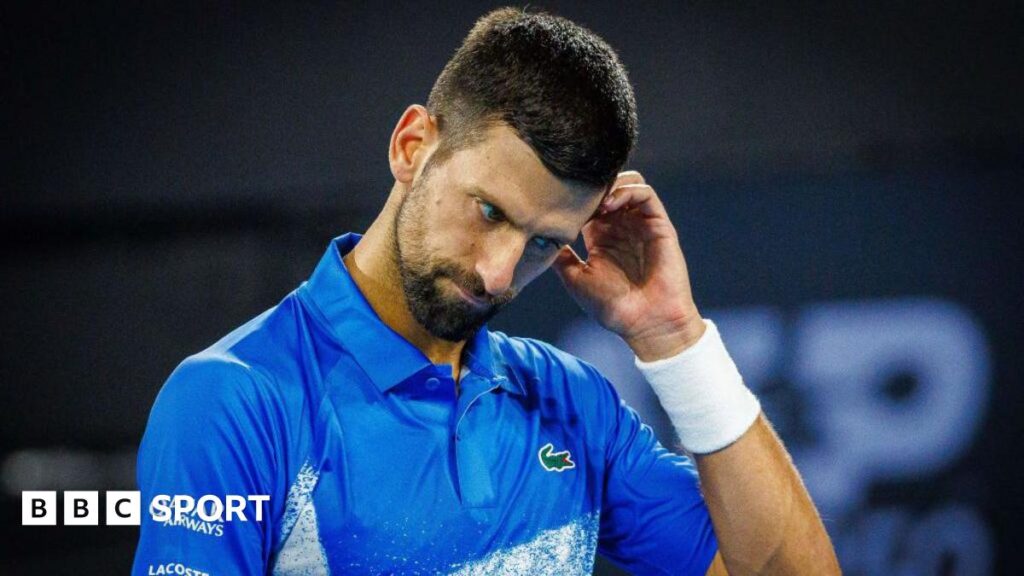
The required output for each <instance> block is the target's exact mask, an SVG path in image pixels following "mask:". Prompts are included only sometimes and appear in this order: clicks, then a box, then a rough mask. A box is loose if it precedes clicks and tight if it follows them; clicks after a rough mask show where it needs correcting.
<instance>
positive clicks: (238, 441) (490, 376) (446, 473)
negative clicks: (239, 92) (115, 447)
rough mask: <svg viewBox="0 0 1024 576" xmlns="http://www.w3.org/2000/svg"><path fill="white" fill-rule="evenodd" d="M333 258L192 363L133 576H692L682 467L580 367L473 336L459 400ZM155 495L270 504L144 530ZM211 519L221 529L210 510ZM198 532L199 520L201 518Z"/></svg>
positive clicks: (707, 527)
mask: <svg viewBox="0 0 1024 576" xmlns="http://www.w3.org/2000/svg"><path fill="white" fill-rule="evenodd" d="M359 239H360V236H359V235H357V234H345V235H343V236H340V237H338V238H336V239H335V240H334V241H333V242H332V243H331V244H330V246H329V247H328V249H327V252H326V254H324V256H323V258H322V259H321V261H320V263H319V265H318V266H317V267H316V270H315V271H314V272H313V275H312V276H311V277H310V278H309V280H308V281H306V282H304V283H303V284H302V285H301V286H299V288H297V289H296V290H295V291H293V292H292V293H291V294H289V295H288V296H287V297H285V298H284V299H283V300H282V301H281V302H280V303H279V304H278V305H277V306H275V307H273V308H271V309H270V310H267V311H266V312H264V313H262V314H260V315H259V316H257V317H256V318H254V319H252V320H250V321H249V322H247V323H246V324H244V325H242V326H241V327H239V328H238V329H236V330H234V331H233V332H231V333H230V334H228V335H227V336H225V337H224V338H223V339H221V340H220V341H219V342H217V343H216V344H214V345H213V346H211V347H210V348H208V349H206V350H204V351H202V352H200V353H198V354H196V355H194V356H191V357H189V358H187V359H186V360H185V361H183V362H182V363H181V364H180V365H179V366H178V367H177V368H176V369H175V370H174V372H173V373H172V374H171V376H170V378H169V379H168V380H167V382H166V383H165V384H164V386H163V388H162V389H161V391H160V393H159V395H158V396H157V399H156V402H155V404H154V406H153V409H152V412H151V414H150V417H149V423H148V425H147V428H146V433H145V436H144V437H143V440H142V444H141V447H140V448H139V457H138V482H139V489H140V490H141V492H142V503H143V511H144V512H143V515H142V518H143V519H142V525H141V536H140V540H139V545H138V549H137V551H136V556H135V564H134V570H133V573H134V574H144V575H153V574H184V575H188V574H191V575H195V576H198V575H201V574H211V575H212V574H218V575H219V574H460V575H461V574H465V575H469V574H473V575H482V574H509V575H513V574H515V575H520V574H521V575H531V576H536V575H545V574H551V575H556V574H557V575H568V574H590V573H591V572H592V570H593V562H594V554H595V553H598V552H599V553H601V554H603V555H605V556H606V557H608V558H610V559H612V560H613V561H614V562H616V563H617V564H619V565H621V566H622V567H624V568H626V569H627V570H629V571H631V572H633V573H635V574H704V573H705V572H706V570H707V568H708V566H709V564H710V563H711V559H712V557H713V556H714V554H715V551H716V550H717V542H716V540H715V535H714V533H713V531H712V526H711V521H710V517H709V515H708V511H707V508H706V506H705V503H704V501H703V499H702V497H701V494H700V490H699V487H698V483H697V474H696V470H695V468H694V466H693V463H692V462H691V461H690V460H689V459H688V458H686V457H685V456H682V455H678V454H675V453H672V452H670V451H668V450H666V449H665V448H664V447H662V446H661V444H659V443H658V442H657V440H656V439H655V437H654V435H653V433H652V431H651V429H650V428H649V427H648V426H646V425H645V424H642V423H641V421H640V418H639V417H638V416H637V414H636V412H634V411H633V410H632V409H631V408H630V407H628V406H626V405H625V404H624V403H623V402H622V401H621V400H620V399H619V396H618V394H616V392H615V389H614V388H613V387H612V385H611V384H610V383H609V382H608V381H607V380H606V379H605V378H604V377H603V376H602V375H601V374H600V373H599V372H598V371H597V370H596V369H595V368H594V367H592V366H591V365H589V364H587V363H585V362H583V361H581V360H579V359H577V358H575V357H573V356H571V355H569V354H567V353H565V352H562V351H560V350H558V349H556V348H554V347H553V346H551V345H549V344H546V343H543V342H540V341H537V340H531V339H528V338H514V337H510V336H506V335H505V334H503V333H501V332H495V331H490V330H488V329H487V328H486V327H484V328H482V329H480V330H479V331H478V332H477V333H476V335H475V336H474V337H473V338H472V339H471V340H470V341H469V342H468V343H467V346H466V348H465V352H464V355H463V356H464V357H463V362H462V363H463V370H462V373H461V375H460V379H459V387H460V391H459V394H458V395H456V394H455V381H454V380H453V378H452V368H451V366H450V365H447V364H446V365H435V364H432V363H431V362H430V361H429V360H428V359H427V358H426V357H425V356H424V355H423V354H422V353H421V352H420V351H419V350H418V349H416V348H415V347H414V346H412V345H411V344H410V343H409V342H408V341H406V340H405V339H404V338H402V337H401V336H400V335H398V334H397V333H396V332H394V331H393V330H391V329H390V328H389V327H388V326H387V325H385V324H384V323H383V322H382V321H381V320H380V318H379V317H378V316H377V315H376V314H375V313H374V311H373V309H372V308H371V307H370V306H369V304H368V303H367V301H366V300H365V299H364V298H363V296H362V294H361V293H360V291H359V289H358V288H357V287H356V285H355V283H354V282H353V281H352V278H351V277H350V276H349V274H348V272H347V270H346V268H345V265H344V262H343V261H342V256H343V255H344V254H346V253H347V252H348V251H349V250H351V249H352V247H353V246H355V244H356V243H357V242H358V241H359ZM157 494H165V495H176V494H184V495H189V496H192V497H193V498H195V499H199V498H200V497H201V496H203V495H217V496H219V497H221V498H223V497H224V496H225V495H228V494H232V495H242V496H245V495H260V494H266V495H269V496H270V499H269V501H268V502H266V503H263V504H261V508H260V511H261V513H262V521H260V522H257V521H255V518H254V516H255V514H254V507H253V506H252V505H250V506H248V507H247V508H246V509H245V512H246V516H247V520H246V521H240V520H239V519H237V518H236V519H235V520H233V521H223V520H221V521H216V520H214V521H207V520H204V519H203V518H202V517H201V516H200V515H198V514H197V513H191V514H187V515H184V516H182V517H180V518H177V519H171V520H168V521H166V522H156V521H154V520H153V518H152V516H151V515H150V514H148V513H146V509H147V508H148V505H149V504H148V503H149V502H150V501H151V500H152V498H153V496H155V495H157ZM206 510H207V511H208V512H212V511H213V509H212V508H210V507H208V508H206ZM209 516H210V515H209V514H207V517H209Z"/></svg>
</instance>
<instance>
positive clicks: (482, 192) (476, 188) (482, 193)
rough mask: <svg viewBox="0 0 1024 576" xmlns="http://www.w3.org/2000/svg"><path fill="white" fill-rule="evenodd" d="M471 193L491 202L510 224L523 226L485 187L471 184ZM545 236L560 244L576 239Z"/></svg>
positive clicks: (570, 242) (557, 235) (518, 226)
mask: <svg viewBox="0 0 1024 576" xmlns="http://www.w3.org/2000/svg"><path fill="white" fill-rule="evenodd" d="M469 193H470V194H474V195H477V196H479V197H480V198H481V199H482V200H484V201H486V202H487V203H488V204H490V205H492V206H494V207H495V208H497V209H498V210H499V211H500V212H501V213H502V214H503V215H504V216H505V220H507V221H508V222H509V224H512V225H513V226H515V227H516V228H520V229H521V228H522V226H520V225H519V224H518V223H516V222H515V221H513V220H512V218H510V217H509V215H508V212H506V211H505V209H504V208H502V207H501V206H500V205H499V204H498V203H497V202H496V201H495V200H494V197H493V196H491V195H490V194H488V193H487V191H486V190H484V189H483V188H481V187H479V186H470V187H469ZM543 236H544V237H545V238H549V239H551V240H554V241H555V242H558V243H560V244H572V243H573V242H575V241H576V238H575V237H574V238H566V237H565V236H561V235H559V234H543Z"/></svg>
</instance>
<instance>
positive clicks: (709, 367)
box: [631, 320, 839, 576]
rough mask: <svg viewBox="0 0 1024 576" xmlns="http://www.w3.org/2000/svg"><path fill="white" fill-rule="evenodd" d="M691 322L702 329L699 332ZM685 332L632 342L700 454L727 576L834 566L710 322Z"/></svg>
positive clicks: (793, 474)
mask: <svg viewBox="0 0 1024 576" xmlns="http://www.w3.org/2000/svg"><path fill="white" fill-rule="evenodd" d="M697 321H699V322H700V323H701V324H702V325H706V328H707V330H706V331H705V330H699V329H697V328H700V326H696V322H697ZM690 334H691V336H690V337H689V341H686V339H684V338H683V337H682V336H680V335H678V334H672V335H671V337H669V338H666V339H663V340H662V341H660V342H655V344H657V347H655V346H653V345H652V344H651V342H650V341H647V342H642V343H639V342H636V341H634V342H631V345H632V347H633V350H634V352H636V353H637V367H638V368H639V369H640V370H641V372H643V374H644V376H645V377H646V378H647V381H648V382H649V383H650V384H651V386H652V388H653V389H654V391H655V393H656V394H657V395H658V398H659V400H660V401H661V404H662V406H663V407H664V408H665V411H666V413H667V414H668V416H669V418H670V419H671V420H672V423H673V426H674V427H675V429H676V433H677V434H678V435H679V439H680V441H681V442H682V444H683V446H684V447H685V448H686V449H687V450H689V451H691V452H693V453H695V454H697V456H696V460H697V467H698V471H699V473H700V479H701V486H702V489H703V492H704V497H705V501H706V502H707V505H708V509H709V511H710V514H711V520H712V523H713V524H714V527H715V534H716V535H717V537H718V541H719V546H720V550H721V555H722V557H723V558H724V560H725V564H726V567H727V568H728V570H729V573H730V574H732V575H733V576H736V575H738V574H763V573H769V574H835V573H838V572H839V567H838V563H837V561H836V558H835V554H834V552H833V551H832V546H831V543H830V542H829V539H828V535H827V533H826V532H825V529H824V526H823V525H822V523H821V519H820V518H819V517H818V514H817V512H816V510H815V508H814V504H813V503H812V502H811V499H810V496H809V495H808V494H807V490H806V489H805V488H804V486H803V482H802V481H801V480H800V476H799V474H798V473H797V471H796V468H795V467H794V466H793V463H792V461H791V460H790V458H789V454H788V453H787V452H786V450H785V448H784V447H783V446H782V443H781V442H780V441H779V438H778V436H776V435H775V432H774V431H773V430H772V428H771V426H770V425H769V424H768V421H767V420H766V419H765V417H764V414H763V413H761V407H760V403H759V402H758V401H757V399H756V397H755V396H754V395H753V394H751V393H750V391H749V390H748V389H747V387H746V386H745V385H744V383H743V379H742V377H741V376H740V374H739V372H738V371H737V369H736V365H735V364H734V363H733V361H732V359H731V358H730V357H729V354H728V352H727V351H726V350H725V347H724V345H723V344H722V341H721V338H720V336H719V334H718V329H717V327H715V325H714V324H713V323H712V322H710V321H704V320H696V321H694V322H693V323H692V325H691V330H690ZM668 353H672V355H671V356H668V357H665V356H664V355H665V354H668ZM645 358H648V359H650V358H653V359H651V360H645Z"/></svg>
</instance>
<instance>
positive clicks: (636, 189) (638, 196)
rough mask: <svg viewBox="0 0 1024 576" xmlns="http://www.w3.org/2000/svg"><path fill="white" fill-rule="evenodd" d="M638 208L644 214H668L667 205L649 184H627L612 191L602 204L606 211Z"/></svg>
mask: <svg viewBox="0 0 1024 576" xmlns="http://www.w3.org/2000/svg"><path fill="white" fill-rule="evenodd" d="M624 206H625V207H627V208H638V209H639V210H640V212H641V214H643V215H644V216H667V212H665V206H664V205H662V203H661V199H659V198H658V195H657V194H655V192H654V188H651V187H650V186H648V185H647V184H626V185H625V186H619V187H618V188H616V189H615V190H613V191H612V192H611V194H609V195H608V196H607V197H606V198H605V199H604V202H603V203H602V204H601V209H602V210H604V211H605V212H614V211H616V210H619V209H620V208H622V207H624Z"/></svg>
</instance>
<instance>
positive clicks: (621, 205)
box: [553, 172, 839, 576]
mask: <svg viewBox="0 0 1024 576" xmlns="http://www.w3.org/2000/svg"><path fill="white" fill-rule="evenodd" d="M583 238H584V242H585V243H586V247H587V253H588V258H587V260H586V261H585V262H584V261H582V260H581V259H580V258H579V257H578V256H577V255H576V254H575V253H574V252H573V250H572V249H571V248H570V247H568V246H566V247H564V248H563V249H562V251H561V252H560V253H559V255H558V256H557V258H556V260H555V262H554V265H553V267H554V269H555V271H556V272H557V273H558V275H559V277H560V278H561V279H562V281H563V283H564V284H565V285H566V288H567V289H568V290H569V292H570V294H571V295H572V296H573V298H574V299H575V300H576V301H577V302H578V303H579V304H580V305H581V306H582V307H583V308H584V309H585V310H586V311H587V312H588V313H589V314H590V315H591V316H593V317H594V318H595V320H597V322H599V323H600V324H601V325H602V326H604V327H605V328H607V329H609V330H611V331H612V332H614V333H616V334H618V335H619V336H620V337H622V338H623V339H624V340H625V341H626V343H627V344H629V346H630V347H631V348H632V350H633V352H634V353H635V354H636V356H637V365H638V367H640V369H641V371H642V372H643V373H644V375H645V377H646V378H647V380H648V382H650V383H651V385H652V386H653V387H654V389H655V392H656V393H657V394H658V397H659V399H660V400H661V402H662V405H663V406H664V407H665V409H666V412H667V413H668V414H669V416H670V418H671V419H672V422H673V424H674V425H675V427H676V430H677V432H679V435H680V440H681V442H682V443H683V446H684V447H686V448H687V449H688V450H690V451H692V452H693V453H694V454H695V455H696V460H697V464H698V470H699V474H700V481H701V486H702V490H703V493H704V498H705V501H706V504H707V506H708V509H709V511H710V514H711V519H712V523H713V525H714V529H715V534H716V536H717V538H718V542H719V553H720V557H719V558H716V559H715V561H714V563H713V564H712V566H711V569H710V571H709V574H724V573H726V571H725V569H728V574H731V575H733V576H737V575H741V574H755V573H756V574H837V573H839V565H838V562H837V560H836V557H835V553H834V551H833V549H832V545H831V543H830V541H829V538H828V534H827V533H826V532H825V529H824V526H823V525H822V522H821V519H820V518H819V516H818V514H817V511H816V510H815V508H814V504H813V502H812V501H811V498H810V496H809V495H808V493H807V490H806V489H805V488H804V486H803V483H802V482H801V480H800V477H799V475H798V473H797V471H796V469H795V468H794V466H793V464H792V461H791V459H790V457H789V454H788V453H787V452H786V450H785V448H784V447H783V445H782V443H781V442H780V441H779V439H778V437H777V436H776V435H775V433H774V432H773V431H772V429H771V427H770V425H769V424H768V422H767V420H766V419H765V417H764V415H763V414H761V413H760V406H759V404H758V403H757V400H756V398H754V397H753V395H752V394H750V392H749V391H748V390H747V389H746V388H745V387H744V386H743V383H742V379H741V378H740V377H739V374H738V373H737V372H736V369H735V366H734V365H733V364H732V361H731V359H729V357H728V354H727V353H726V351H725V348H724V346H723V345H722V342H721V339H720V338H719V336H718V333H717V330H716V329H715V328H714V325H713V324H712V323H709V322H705V321H704V320H703V319H702V318H701V316H700V314H699V312H698V310H697V306H696V304H695V303H694V300H693V296H692V292H691V290H690V281H689V274H688V272H687V269H686V262H685V259H684V258H683V252H682V248H681V247H680V244H679V239H678V235H677V234H676V230H675V228H674V227H673V225H672V223H671V221H670V220H669V218H668V214H667V212H666V211H665V208H664V206H663V205H662V203H661V201H660V200H659V198H658V196H657V194H656V193H655V192H654V189H653V188H651V187H650V186H649V185H647V184H646V183H645V182H644V179H643V177H642V176H641V175H640V174H639V173H637V172H623V173H621V174H619V178H618V179H617V181H616V182H615V183H614V184H613V186H612V188H611V190H610V192H609V194H608V196H607V197H606V198H605V200H604V202H603V204H602V206H601V211H600V213H599V214H598V215H597V216H595V218H593V219H592V220H591V221H590V222H589V223H588V224H587V225H586V226H585V227H584V229H583ZM723 564H724V567H723Z"/></svg>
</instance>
